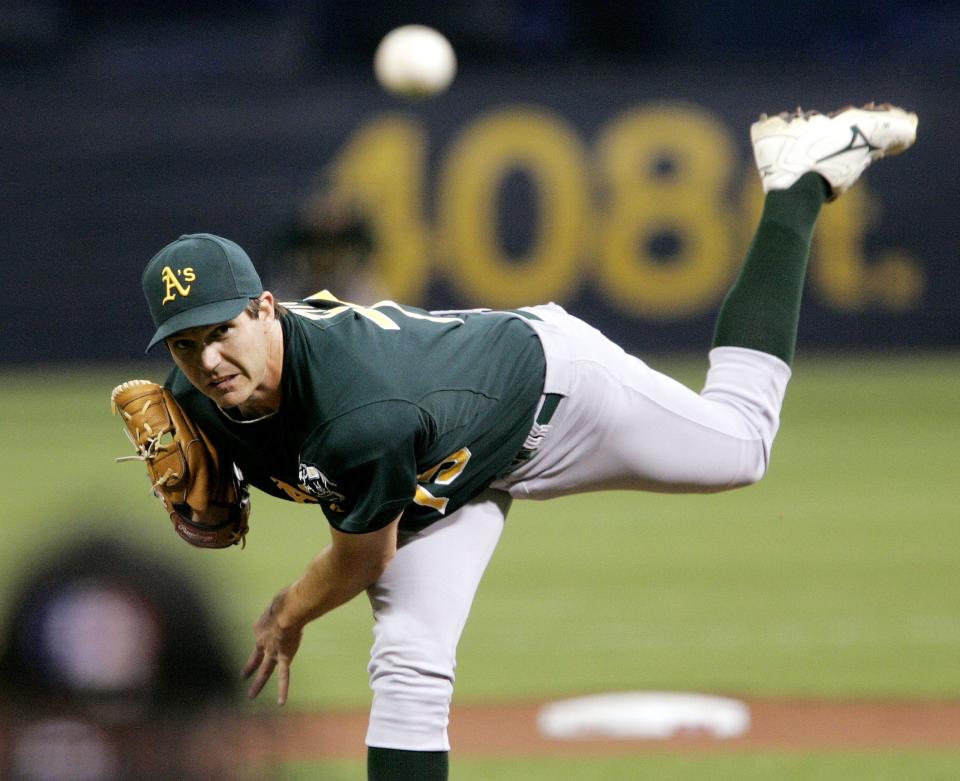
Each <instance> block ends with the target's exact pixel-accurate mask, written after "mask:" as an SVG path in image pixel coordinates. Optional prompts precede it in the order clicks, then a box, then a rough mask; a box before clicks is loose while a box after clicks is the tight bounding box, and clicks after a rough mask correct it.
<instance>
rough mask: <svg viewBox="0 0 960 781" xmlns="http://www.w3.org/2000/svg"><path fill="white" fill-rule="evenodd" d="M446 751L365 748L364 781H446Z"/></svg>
mask: <svg viewBox="0 0 960 781" xmlns="http://www.w3.org/2000/svg"><path fill="white" fill-rule="evenodd" d="M447 773H448V756H447V752H446V751H402V750H400V749H395V748H375V747H374V746H369V747H368V748H367V781H447Z"/></svg>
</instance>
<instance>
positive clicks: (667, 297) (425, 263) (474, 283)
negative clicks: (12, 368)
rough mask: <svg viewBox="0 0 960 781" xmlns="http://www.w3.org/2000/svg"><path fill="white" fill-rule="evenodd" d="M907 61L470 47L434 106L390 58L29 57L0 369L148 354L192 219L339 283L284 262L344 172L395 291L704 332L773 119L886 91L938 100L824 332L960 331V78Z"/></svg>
mask: <svg viewBox="0 0 960 781" xmlns="http://www.w3.org/2000/svg"><path fill="white" fill-rule="evenodd" d="M897 71H898V72H890V73H884V72H882V71H875V70H870V71H866V70H863V71H861V72H850V71H849V70H845V71H844V72H842V73H840V72H837V73H832V72H826V71H824V70H817V71H811V72H810V73H807V74H802V73H796V72H792V71H791V72H790V73H771V72H769V70H763V71H761V70H757V69H750V68H746V67H744V68H741V69H739V70H736V69H729V68H725V69H720V68H716V67H715V68H712V69H682V68H653V67H649V68H640V67H635V68H634V67H631V68H625V67H622V66H621V67H617V68H607V69H602V68H592V69H589V68H580V69H570V70H568V71H565V72H563V71H560V72H558V71H556V70H552V71H551V72H549V73H544V72H534V71H525V70H513V69H511V70H506V69H501V70H483V71H480V70H476V69H473V68H471V67H470V65H469V63H468V64H466V65H464V66H463V67H462V72H461V75H460V77H459V78H458V80H457V82H456V83H455V85H454V87H453V89H452V90H451V91H450V92H449V93H448V94H447V95H444V96H442V97H441V98H438V99H434V100H430V101H427V102H422V103H417V104H402V103H400V102H398V101H397V100H395V99H392V98H390V97H388V96H386V95H384V94H382V93H381V92H380V91H379V90H378V89H377V88H376V86H375V84H374V83H373V80H372V78H371V76H370V74H369V73H368V72H367V71H366V70H364V71H362V72H343V73H335V74H328V75H323V76H319V77H313V78H310V79H309V80H308V79H301V80H299V81H298V80H280V79H276V78H273V79H271V78H262V79H251V78H250V77H245V78H244V79H243V80H237V79H223V80H222V81H210V80H207V81H204V82H201V83H196V82H191V81H189V80H187V79H186V78H183V77H176V76H173V77H167V76H164V75H163V74H156V75H155V76H154V77H150V78H148V77H146V76H141V78H140V80H139V81H136V80H134V81H129V80H127V81H124V82H122V84H121V83H116V82H113V81H112V80H111V79H109V78H106V77H99V78H92V77H90V76H89V75H88V76H86V77H83V78H80V77H76V76H68V75H63V74H59V75H57V74H47V75H37V74H33V75H31V76H29V77H27V76H24V77H23V78H18V77H16V76H14V75H12V74H7V75H6V76H5V77H4V84H3V86H4V89H3V90H2V92H0V110H2V111H3V114H4V116H5V117H6V120H7V121H4V122H3V123H0V145H2V149H3V153H2V159H0V166H2V173H0V177H2V179H0V181H2V182H3V185H2V189H0V264H2V268H3V272H4V273H3V278H4V280H5V282H6V285H5V290H6V292H7V297H6V298H7V300H6V305H5V306H4V307H2V308H0V333H2V338H0V364H8V365H9V364H18V363H29V362H46V361H65V360H82V361H93V362H98V361H118V360H119V361H126V360H130V359H136V358H138V357H139V356H140V355H141V350H142V345H144V344H145V343H146V341H147V339H148V337H149V333H150V330H151V329H150V325H149V322H148V316H147V314H146V310H145V306H144V303H143V300H142V296H141V293H140V289H139V275H140V272H141V269H142V267H143V265H144V263H145V262H146V260H147V259H148V258H149V257H150V255H151V254H152V253H153V252H155V251H156V250H157V249H159V248H160V247H161V246H162V245H163V244H165V243H166V242H167V241H170V240H172V239H173V238H175V237H176V236H178V235H179V234H181V233H186V232H194V231H211V232H215V233H220V234H222V235H226V236H229V237H231V238H234V239H235V240H237V241H239V242H240V243H241V244H242V245H244V246H245V247H246V248H247V249H248V250H249V251H250V253H251V255H252V256H254V258H255V259H264V266H265V267H266V268H265V269H264V271H265V273H264V276H265V278H266V279H265V281H266V283H267V285H268V286H271V285H273V286H274V287H277V286H281V287H282V286H284V285H288V286H289V287H290V289H289V290H287V289H283V290H281V291H280V292H281V294H282V295H284V296H293V295H300V294H303V295H306V294H309V293H312V292H314V291H315V290H317V289H320V288H322V287H325V286H327V284H328V281H327V278H326V275H325V274H323V273H318V274H312V273H308V274H303V273H301V274H300V275H299V276H298V277H297V279H296V282H297V285H296V288H297V289H294V287H295V286H294V285H292V284H290V278H289V275H288V274H285V273H282V272H283V270H282V269H280V268H277V267H275V266H272V265H271V264H269V263H267V262H266V260H265V258H266V253H267V251H268V248H269V247H270V246H272V242H273V240H274V238H275V237H276V235H277V234H278V232H280V231H282V228H283V226H284V225H286V224H289V222H290V221H291V219H292V218H293V216H294V215H295V214H296V213H297V212H298V210H300V209H302V207H303V206H304V205H305V204H306V203H308V201H309V200H310V199H311V197H313V196H315V195H316V191H317V188H318V187H319V186H320V185H319V182H320V177H321V174H323V177H324V179H323V180H324V181H325V182H328V183H329V184H330V186H331V187H332V188H333V190H334V191H335V192H336V193H338V194H340V195H342V196H344V197H348V198H351V199H353V200H354V201H355V202H356V203H358V204H360V205H362V207H363V208H364V209H365V210H366V214H367V216H368V218H369V224H370V228H371V231H372V234H371V235H372V237H373V240H374V243H375V246H376V252H375V254H374V259H373V261H372V262H373V270H374V272H375V274H376V276H377V279H378V280H379V282H380V283H381V285H382V289H383V290H384V291H385V292H386V294H387V295H389V296H390V297H393V298H396V299H397V300H400V301H403V302H405V303H412V304H419V305H422V306H426V307H429V308H448V307H454V306H466V307H473V306H492V307H509V306H516V305H520V304H528V303H537V302H541V301H545V300H555V301H558V302H561V303H563V304H564V305H566V306H568V308H570V309H571V310H573V311H575V312H576V313H578V314H580V315H582V316H584V317H586V318H588V319H590V320H592V321H594V322H595V323H597V324H598V325H599V326H601V327H602V328H603V329H605V330H606V331H607V332H608V333H610V334H611V335H612V336H614V337H615V338H618V339H619V340H620V341H621V342H622V343H623V344H624V345H625V346H626V347H627V348H629V349H631V350H635V351H641V352H650V351H654V352H661V351H666V350H674V349H684V350H685V349H693V350H699V349H703V348H705V347H707V346H708V344H709V339H710V331H711V328H712V323H713V319H714V316H715V314H716V310H717V307H718V306H719V303H720V301H721V299H722V296H723V294H724V292H725V290H726V289H727V287H728V285H729V284H730V281H731V280H732V278H733V276H734V274H735V273H736V268H737V267H738V264H739V260H740V258H741V257H742V253H743V251H744V248H745V246H746V243H747V242H748V240H749V236H750V233H751V231H752V227H753V225H754V224H755V222H756V219H757V215H758V209H759V205H760V191H759V185H758V180H757V177H756V174H755V172H754V169H753V165H752V160H751V157H750V149H749V145H748V142H747V138H748V128H749V124H750V122H751V121H752V120H753V119H754V118H755V116H756V114H757V113H758V112H760V111H764V110H766V111H773V110H776V109H780V108H792V107H794V106H796V105H797V104H801V105H803V106H811V107H812V106H816V107H823V108H833V107H836V106H839V105H843V104H845V103H848V102H863V101H866V100H869V99H872V98H878V99H889V100H891V101H894V102H897V103H900V104H902V105H905V106H908V107H910V108H912V109H915V110H916V111H917V112H918V113H919V115H920V132H919V141H918V144H917V146H916V148H915V149H913V150H911V151H910V153H909V154H908V155H907V156H905V157H903V158H900V159H897V160H893V161H890V162H887V161H884V163H883V164H881V165H879V166H877V167H876V168H874V169H872V170H871V171H870V172H869V173H868V175H867V177H866V180H865V182H863V183H862V184H861V185H858V187H857V188H855V189H854V190H852V191H851V192H850V193H849V194H847V195H846V196H844V198H842V199H841V200H840V201H838V202H837V203H836V204H834V205H831V206H830V207H828V209H827V210H826V211H825V212H824V214H823V217H822V220H821V224H820V226H819V227H818V231H817V236H816V238H815V246H814V252H813V258H812V265H811V272H810V277H809V286H808V291H807V296H806V299H805V304H804V306H805V308H804V314H803V322H802V326H801V332H800V342H801V345H800V349H801V350H803V349H807V348H809V349H813V348H820V347H825V348H883V349H886V348H891V347H907V348H914V347H927V346H929V347H955V346H957V345H958V344H960V281H958V280H960V274H958V269H957V261H958V256H960V221H958V218H957V216H956V213H955V212H956V204H957V203H960V197H958V196H960V185H958V183H957V180H958V177H957V175H956V170H955V169H956V164H955V161H954V160H953V157H952V156H951V151H952V147H953V145H952V142H953V140H954V139H953V135H952V134H951V132H950V127H951V120H950V114H951V112H952V110H953V109H952V107H953V106H954V105H955V102H954V101H953V100H952V99H951V97H952V92H951V90H952V91H956V84H955V83H953V84H951V83H930V82H929V81H928V80H927V79H925V77H924V74H923V73H911V74H904V73H903V69H902V68H898V69H897ZM11 119H12V120H13V121H10V120H11ZM334 292H338V291H337V290H336V289H334ZM361 303H366V302H363V301H361Z"/></svg>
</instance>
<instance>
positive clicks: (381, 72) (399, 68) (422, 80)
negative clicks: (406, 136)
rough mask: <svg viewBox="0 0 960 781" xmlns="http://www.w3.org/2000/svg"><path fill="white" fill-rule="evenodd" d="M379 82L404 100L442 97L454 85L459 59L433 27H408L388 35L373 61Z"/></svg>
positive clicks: (447, 42) (378, 48)
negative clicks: (452, 83) (451, 83)
mask: <svg viewBox="0 0 960 781" xmlns="http://www.w3.org/2000/svg"><path fill="white" fill-rule="evenodd" d="M373 70H374V73H375V74H376V76H377V81H379V82H380V85H381V86H382V87H383V88H384V89H385V90H387V91H388V92H391V93H393V94H394V95H398V96H400V97H404V98H424V97H429V96H433V95H439V94H440V93H441V92H443V91H444V90H445V89H446V88H447V87H449V86H450V82H452V81H453V77H454V75H455V74H456V72H457V57H456V55H455V54H454V53H453V47H452V46H451V45H450V42H449V41H448V40H447V39H446V38H445V37H444V36H443V35H441V34H440V33H438V32H437V31H436V30H434V29H433V28H432V27H426V26H425V25H422V24H408V25H404V26H403V27H397V28H396V29H395V30H391V31H390V32H389V33H387V34H386V35H385V36H384V38H383V40H382V41H380V44H379V46H377V52H376V55H375V56H374V59H373Z"/></svg>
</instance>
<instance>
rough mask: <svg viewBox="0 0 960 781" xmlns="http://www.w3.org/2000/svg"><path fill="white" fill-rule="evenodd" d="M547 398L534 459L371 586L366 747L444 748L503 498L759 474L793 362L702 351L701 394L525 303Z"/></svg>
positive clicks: (556, 311) (724, 482)
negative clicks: (552, 397)
mask: <svg viewBox="0 0 960 781" xmlns="http://www.w3.org/2000/svg"><path fill="white" fill-rule="evenodd" d="M530 311H531V312H533V313H534V314H536V315H537V316H538V317H539V318H541V319H540V320H539V321H532V322H531V325H532V326H533V328H534V329H535V330H536V331H537V333H538V335H539V337H540V340H541V342H542V343H543V347H544V352H545V354H546V359H547V375H546V382H545V387H544V392H545V393H558V394H561V395H563V396H564V398H563V400H562V401H561V402H560V404H559V406H558V407H557V410H556V412H555V413H554V415H553V417H552V418H551V420H550V422H549V430H548V431H547V432H546V436H545V437H544V438H543V440H542V443H541V445H540V447H539V449H538V450H537V452H536V454H535V455H534V457H533V458H532V459H530V460H529V461H527V462H526V463H524V464H523V465H522V466H520V467H519V468H518V469H516V470H515V471H514V472H512V473H511V474H509V475H508V476H507V477H506V478H505V479H502V480H498V481H496V482H495V483H494V484H493V485H492V486H491V488H490V489H488V490H487V491H486V492H484V493H483V494H481V495H480V496H478V497H477V498H476V499H474V500H473V501H472V502H470V503H469V504H467V505H466V506H464V507H462V508H460V509H459V510H457V511H456V512H454V513H452V514H451V515H450V516H449V517H448V518H445V519H444V520H442V521H440V522H438V523H435V524H433V525H432V526H429V527H428V528H427V529H425V530H423V531H422V532H420V533H418V534H413V535H409V536H406V537H402V538H401V547H400V549H399V551H398V552H397V556H396V558H395V559H394V560H393V561H392V562H391V563H390V566H389V567H388V568H387V571H386V572H385V573H384V575H383V576H382V577H381V578H380V580H379V581H378V582H377V583H376V584H374V586H372V587H371V588H370V589H369V597H370V601H371V605H372V606H373V613H374V618H375V621H376V623H375V627H374V644H373V650H372V653H371V660H370V666H369V672H370V683H371V687H372V689H373V706H372V709H371V714H370V724H369V729H368V732H367V745H370V746H377V747H380V748H394V749H406V750H413V751H446V750H449V748H450V744H449V741H448V738H447V722H448V716H449V708H450V700H451V697H452V695H453V681H454V668H455V666H456V647H457V643H458V642H459V640H460V635H461V633H462V631H463V627H464V625H465V623H466V620H467V616H468V614H469V612H470V606H471V604H472V602H473V598H474V595H475V593H476V590H477V587H478V586H479V583H480V579H481V577H482V575H483V572H484V570H485V569H486V566H487V564H488V563H489V561H490V558H491V556H492V555H493V550H494V548H495V547H496V545H497V541H498V540H499V538H500V534H501V532H502V530H503V524H504V520H505V518H506V515H507V511H508V510H509V507H510V503H511V499H512V498H527V499H548V498H551V497H555V496H564V495H567V494H572V493H578V492H583V491H595V490H604V489H635V490H646V491H664V492H677V493H681V492H711V491H722V490H725V489H728V488H734V487H737V486H743V485H748V484H750V483H753V482H756V481H757V480H759V479H760V478H761V477H762V476H763V474H764V472H765V471H766V468H767V465H768V464H769V460H770V451H771V448H772V445H773V440H774V437H775V435H776V432H777V428H778V426H779V420H780V408H781V406H782V403H783V397H784V393H785V391H786V386H787V381H788V380H789V378H790V368H789V366H787V364H786V363H784V362H783V361H781V360H780V359H779V358H776V357H774V356H772V355H768V354H766V353H762V352H757V351H755V350H749V349H745V348H738V347H719V348H715V349H713V350H711V352H710V369H709V371H708V373H707V380H706V384H705V386H704V388H703V390H702V391H701V392H700V393H699V394H697V393H695V392H694V391H692V390H690V389H689V388H687V387H686V386H684V385H682V384H681V383H678V382H676V381H674V380H672V379H670V378H669V377H666V376H665V375H663V374H661V373H659V372H656V371H654V370H653V369H651V368H650V367H648V366H647V365H646V364H645V363H644V362H643V361H641V360H639V359H637V358H635V357H633V356H630V355H628V354H627V353H625V352H624V351H623V350H622V349H621V348H620V347H618V346H617V345H616V344H614V343H613V342H611V341H610V340H609V339H607V338H606V337H605V336H603V334H601V333H600V332H599V331H597V330H596V329H595V328H593V327H591V326H589V325H587V324H586V323H584V322H583V321H581V320H579V319H577V318H575V317H573V316H571V315H569V314H567V313H566V312H565V311H564V310H563V309H562V308H560V307H559V306H556V305H553V304H548V305H545V306H539V307H532V308H531V309H530Z"/></svg>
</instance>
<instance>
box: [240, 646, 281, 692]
mask: <svg viewBox="0 0 960 781" xmlns="http://www.w3.org/2000/svg"><path fill="white" fill-rule="evenodd" d="M260 656H261V660H260V664H259V666H257V667H255V668H254V669H256V671H257V677H256V678H254V679H253V683H252V684H250V689H249V690H248V691H247V696H248V697H249V698H250V699H251V700H252V699H253V698H254V697H256V696H257V695H258V694H260V692H261V691H262V690H263V687H264V686H266V685H267V681H269V680H270V676H271V675H273V670H274V668H275V667H276V666H277V660H276V659H275V658H274V657H273V656H266V655H264V654H263V652H260ZM252 672H253V671H252V670H251V673H252Z"/></svg>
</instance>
